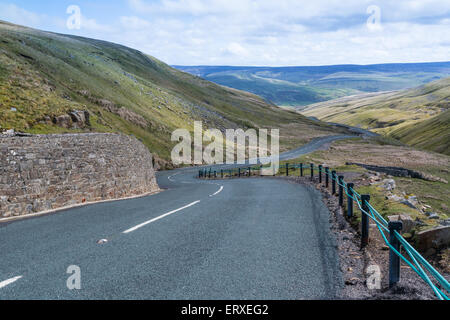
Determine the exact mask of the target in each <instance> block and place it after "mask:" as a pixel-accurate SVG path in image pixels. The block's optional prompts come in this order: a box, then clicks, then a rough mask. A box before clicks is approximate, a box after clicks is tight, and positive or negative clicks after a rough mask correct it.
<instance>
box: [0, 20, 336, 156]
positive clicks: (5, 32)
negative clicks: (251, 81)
mask: <svg viewBox="0 0 450 320" xmlns="http://www.w3.org/2000/svg"><path fill="white" fill-rule="evenodd" d="M75 110H81V111H87V112H88V113H89V115H90V117H89V118H90V121H88V122H87V123H86V124H77V125H73V123H71V121H70V119H69V120H68V122H69V124H67V121H66V120H65V119H64V116H65V117H67V114H68V113H70V112H72V111H75ZM61 117H62V118H61ZM194 120H203V122H204V126H205V127H206V126H207V127H212V128H219V129H222V130H223V129H225V128H260V127H264V128H280V129H281V133H280V135H281V143H282V148H283V149H286V148H291V147H294V146H298V145H301V144H303V143H305V142H306V141H307V140H309V139H311V138H313V137H315V136H322V135H329V134H335V133H336V131H335V129H333V128H331V127H329V126H326V125H322V124H314V123H313V122H311V121H309V120H307V119H305V118H304V117H303V116H301V115H299V114H296V113H294V112H286V111H283V110H281V109H279V108H277V107H276V106H274V105H271V104H268V103H267V102H265V101H264V100H263V99H261V98H260V97H258V96H255V95H253V94H249V93H246V92H242V91H238V90H235V89H228V88H224V87H221V86H219V85H216V84H213V83H211V82H208V81H205V80H202V79H200V78H198V77H194V76H191V75H189V74H187V73H184V72H180V71H178V70H175V69H173V68H171V67H169V66H168V65H166V64H164V63H162V62H161V61H158V60H157V59H155V58H153V57H150V56H147V55H145V54H143V53H142V52H139V51H137V50H133V49H130V48H127V47H124V46H120V45H116V44H113V43H108V42H104V41H99V40H93V39H87V38H81V37H75V36H68V35H61V34H54V33H49V32H43V31H39V30H34V29H29V28H25V27H21V26H17V25H12V24H9V23H6V22H0V126H1V127H0V130H4V129H11V128H13V129H15V130H16V131H24V132H31V133H59V132H78V131H98V132H123V133H126V134H133V135H135V136H136V137H138V138H139V139H141V140H142V141H143V142H144V143H145V144H146V145H147V146H148V147H149V149H150V150H151V151H152V152H153V153H155V154H157V155H158V156H159V157H160V158H161V159H165V160H168V159H169V157H170V151H171V149H172V147H173V143H172V142H171V141H170V138H171V133H172V132H173V130H175V129H178V128H188V129H190V130H192V129H193V122H194Z"/></svg>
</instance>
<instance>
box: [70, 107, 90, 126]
mask: <svg viewBox="0 0 450 320" xmlns="http://www.w3.org/2000/svg"><path fill="white" fill-rule="evenodd" d="M69 115H70V117H71V118H72V122H73V127H75V128H85V127H87V126H90V119H89V112H88V111H79V110H74V111H72V112H70V113H69Z"/></svg>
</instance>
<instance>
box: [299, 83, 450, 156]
mask: <svg viewBox="0 0 450 320" xmlns="http://www.w3.org/2000/svg"><path fill="white" fill-rule="evenodd" d="M298 109H299V110H300V112H301V113H302V114H304V115H306V116H309V117H316V118H318V119H320V120H323V121H327V122H337V123H342V124H347V125H351V126H360V127H362V128H364V129H370V130H372V131H374V132H377V133H381V134H384V135H387V136H391V137H393V138H396V139H399V140H401V141H403V142H405V143H407V144H410V145H413V146H417V147H420V148H424V149H428V150H432V151H436V152H441V153H445V154H450V150H449V143H450V142H449V141H450V139H449V138H450V137H449V135H450V119H449V111H448V110H449V109H450V78H445V79H441V80H437V81H434V82H431V83H428V84H426V85H423V86H420V87H418V88H415V89H409V90H403V91H395V92H386V93H378V94H365V95H356V96H352V97H345V98H340V99H336V100H332V101H327V102H323V103H318V104H313V105H310V106H307V107H303V108H298Z"/></svg>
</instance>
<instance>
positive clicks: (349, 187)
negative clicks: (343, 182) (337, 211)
mask: <svg viewBox="0 0 450 320" xmlns="http://www.w3.org/2000/svg"><path fill="white" fill-rule="evenodd" d="M354 186H355V185H354V184H353V183H349V184H348V185H347V193H348V198H347V217H349V218H351V217H353V195H354V193H353V188H354Z"/></svg>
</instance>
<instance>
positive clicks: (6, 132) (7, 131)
mask: <svg viewBox="0 0 450 320" xmlns="http://www.w3.org/2000/svg"><path fill="white" fill-rule="evenodd" d="M3 134H4V135H5V136H14V135H15V134H16V133H15V131H14V129H10V130H6V131H3Z"/></svg>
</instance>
